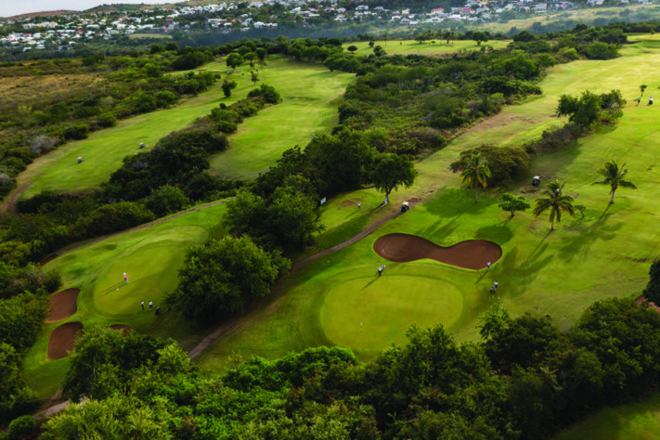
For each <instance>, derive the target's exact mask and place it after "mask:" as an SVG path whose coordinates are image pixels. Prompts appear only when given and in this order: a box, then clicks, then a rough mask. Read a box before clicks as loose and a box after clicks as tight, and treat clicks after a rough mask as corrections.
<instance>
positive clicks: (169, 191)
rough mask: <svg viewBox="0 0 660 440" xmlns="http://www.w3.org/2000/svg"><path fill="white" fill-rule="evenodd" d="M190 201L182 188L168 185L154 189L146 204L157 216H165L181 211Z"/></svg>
mask: <svg viewBox="0 0 660 440" xmlns="http://www.w3.org/2000/svg"><path fill="white" fill-rule="evenodd" d="M188 203H190V200H188V197H186V195H185V194H184V193H183V191H182V190H181V189H180V188H177V187H174V186H168V185H166V186H161V187H160V188H158V189H157V190H156V191H154V192H153V194H152V195H151V197H150V198H149V199H148V200H147V203H146V205H147V208H148V209H149V210H150V211H152V212H153V213H154V214H156V216H157V217H163V216H166V215H167V214H171V213H173V212H178V211H181V210H182V209H183V207H184V206H186V205H187V204H188Z"/></svg>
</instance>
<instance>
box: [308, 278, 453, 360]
mask: <svg viewBox="0 0 660 440" xmlns="http://www.w3.org/2000/svg"><path fill="white" fill-rule="evenodd" d="M386 270H387V269H386ZM364 271H366V269H365V270H362V271H359V272H364ZM338 278H340V279H338V280H337V282H336V283H335V282H333V283H332V285H333V287H332V288H331V289H330V290H329V291H328V292H327V293H326V294H325V298H324V301H323V305H322V307H321V311H320V316H321V325H322V327H323V330H324V331H325V334H326V336H327V337H328V338H329V339H330V340H331V341H332V342H334V343H335V344H337V345H341V346H343V347H351V348H354V349H378V348H380V349H382V348H384V347H386V346H387V345H389V344H390V343H397V344H401V343H403V342H405V340H406V329H408V327H410V325H412V324H416V325H417V326H419V327H421V328H426V327H431V326H432V325H434V324H436V323H438V322H441V323H442V324H443V325H444V326H445V327H451V325H452V324H454V323H455V322H456V321H457V320H458V318H459V317H460V316H461V312H462V311H463V294H462V293H461V292H460V291H459V290H458V288H457V287H456V286H455V285H454V284H452V283H451V282H449V281H447V280H445V279H442V278H432V277H416V276H405V275H390V276H388V275H387V274H386V275H383V276H382V277H374V275H369V276H360V277H358V278H353V279H350V280H344V279H343V277H338Z"/></svg>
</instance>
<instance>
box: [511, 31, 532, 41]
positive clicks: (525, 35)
mask: <svg viewBox="0 0 660 440" xmlns="http://www.w3.org/2000/svg"><path fill="white" fill-rule="evenodd" d="M535 38H536V37H535V36H534V34H532V33H530V32H529V31H521V32H519V33H517V34H516V35H514V36H513V41H515V42H525V43H528V42H530V41H533V40H534V39H535Z"/></svg>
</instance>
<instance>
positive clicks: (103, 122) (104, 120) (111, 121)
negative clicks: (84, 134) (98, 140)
mask: <svg viewBox="0 0 660 440" xmlns="http://www.w3.org/2000/svg"><path fill="white" fill-rule="evenodd" d="M96 125H97V126H98V127H99V128H110V127H114V126H115V125H117V118H115V116H114V115H109V114H108V115H103V116H101V117H100V118H98V119H97V120H96Z"/></svg>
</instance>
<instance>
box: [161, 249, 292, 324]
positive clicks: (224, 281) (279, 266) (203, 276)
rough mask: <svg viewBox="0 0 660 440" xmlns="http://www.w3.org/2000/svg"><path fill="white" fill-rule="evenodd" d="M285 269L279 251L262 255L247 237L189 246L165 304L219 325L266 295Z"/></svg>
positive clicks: (184, 313) (284, 262)
mask: <svg viewBox="0 0 660 440" xmlns="http://www.w3.org/2000/svg"><path fill="white" fill-rule="evenodd" d="M288 268H289V261H288V260H287V259H285V258H283V257H282V256H281V255H280V253H279V252H270V253H269V252H265V251H264V250H262V249H261V248H259V247H258V246H257V245H255V244H254V243H253V242H252V240H251V239H250V238H249V237H247V236H244V237H240V238H232V237H226V238H223V239H222V240H211V241H210V242H209V243H207V244H205V245H191V246H190V247H189V248H188V250H187V251H186V258H185V260H184V266H183V268H182V269H181V270H180V272H179V286H178V287H177V288H176V290H175V291H174V292H172V293H171V294H170V295H169V296H168V297H167V299H166V302H167V303H168V304H170V305H172V306H173V307H174V308H175V309H176V310H179V311H181V313H182V314H183V316H184V317H186V318H187V319H190V320H194V321H195V322H197V323H200V324H211V323H214V322H219V321H220V320H221V319H222V318H224V317H226V316H227V315H228V314H230V313H232V312H235V311H238V310H242V309H243V304H244V303H245V302H246V301H247V300H249V299H253V298H259V297H262V296H264V295H266V294H268V293H269V292H270V287H271V286H272V285H273V283H274V282H275V280H277V278H278V277H279V276H280V275H281V274H282V273H284V272H286V271H287V270H288Z"/></svg>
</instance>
